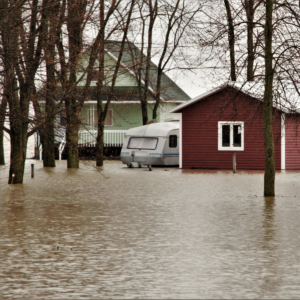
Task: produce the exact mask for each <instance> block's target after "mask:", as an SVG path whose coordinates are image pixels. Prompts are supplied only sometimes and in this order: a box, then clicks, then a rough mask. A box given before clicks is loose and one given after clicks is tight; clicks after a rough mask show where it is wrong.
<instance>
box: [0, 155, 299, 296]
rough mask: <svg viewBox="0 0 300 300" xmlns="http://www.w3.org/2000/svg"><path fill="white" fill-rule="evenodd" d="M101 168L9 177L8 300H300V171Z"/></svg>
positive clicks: (4, 192)
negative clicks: (268, 185)
mask: <svg viewBox="0 0 300 300" xmlns="http://www.w3.org/2000/svg"><path fill="white" fill-rule="evenodd" d="M31 163H35V178H34V179H31V178H30V164H31ZM92 164H93V163H90V164H83V163H81V164H80V169H78V170H67V169H66V161H59V162H57V168H55V169H50V168H42V163H41V162H39V161H33V160H32V161H30V160H29V161H28V162H27V165H26V174H25V180H24V184H23V185H13V186H8V185H7V184H6V182H7V178H6V176H7V169H6V170H3V169H2V170H1V171H0V172H1V179H0V199H1V201H0V296H1V298H27V297H28V298H29V297H30V298H43V299H50V298H51V299H53V298H55V299H60V298H61V299H62V298H70V299H74V298H76V299H78V298H85V297H86V298H90V299H91V298H98V299H99V298H101V299H105V298H138V299H141V298H142V299H145V298H146V299H147V298H148V299H149V298H151V299H153V298H155V299H162V298H163V299H165V298H180V299H191V298H206V299H207V298H249V299H250V298H252V299H253V298H266V299H271V298H276V299H278V298H284V299H286V298H300V284H299V283H300V251H299V248H300V236H299V230H300V229H299V228H300V217H299V213H300V189H299V185H300V173H299V172H279V173H277V174H276V176H277V179H276V191H277V196H276V197H275V198H269V199H268V198H264V197H262V196H261V195H262V192H263V172H242V171H239V172H238V173H237V174H232V173H231V172H230V171H203V170H202V171H200V170H189V171H182V170H179V169H176V168H154V170H153V171H152V172H149V171H148V170H147V169H138V168H136V169H128V168H126V167H125V166H123V165H122V164H121V163H120V162H107V163H105V166H104V168H103V170H99V169H96V168H95V167H93V166H92Z"/></svg>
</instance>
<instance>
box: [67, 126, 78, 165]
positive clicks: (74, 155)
mask: <svg viewBox="0 0 300 300" xmlns="http://www.w3.org/2000/svg"><path fill="white" fill-rule="evenodd" d="M78 131H79V127H78V126H74V125H72V123H71V124H70V125H69V124H68V125H67V133H66V138H67V155H68V159H67V167H68V168H79V156H78Z"/></svg>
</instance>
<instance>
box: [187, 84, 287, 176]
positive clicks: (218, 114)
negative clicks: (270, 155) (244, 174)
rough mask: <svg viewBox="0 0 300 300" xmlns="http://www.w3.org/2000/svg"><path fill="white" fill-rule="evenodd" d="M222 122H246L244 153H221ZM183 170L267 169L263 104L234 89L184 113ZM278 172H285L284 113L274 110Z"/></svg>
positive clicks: (226, 90) (211, 97) (208, 99)
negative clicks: (219, 137)
mask: <svg viewBox="0 0 300 300" xmlns="http://www.w3.org/2000/svg"><path fill="white" fill-rule="evenodd" d="M218 121H243V122H244V151H218ZM182 124H183V126H182V136H183V137H182V140H183V143H182V147H183V149H182V155H183V156H182V167H183V168H205V169H206V168H207V169H232V155H233V153H234V152H235V153H236V157H237V169H238V170H239V169H240V170H241V169H242V170H243V169H244V170H246V169H248V170H249V169H250V170H251V169H252V170H263V169H264V168H265V152H264V139H263V109H262V102H260V101H258V100H257V99H254V98H251V97H249V96H247V95H245V94H243V93H238V94H237V92H236V91H235V90H232V89H230V88H228V89H224V90H222V91H221V92H218V93H216V94H213V95H211V96H209V97H207V98H206V99H203V100H200V101H199V102H196V103H195V104H193V105H191V106H188V107H186V108H184V109H183V110H182ZM273 127H274V141H275V164H276V169H277V170H279V169H281V113H280V112H279V111H277V110H274V126H273Z"/></svg>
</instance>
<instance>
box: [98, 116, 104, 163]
mask: <svg viewBox="0 0 300 300" xmlns="http://www.w3.org/2000/svg"><path fill="white" fill-rule="evenodd" d="M103 137H104V122H103V121H102V122H98V135H97V145H96V166H97V167H102V166H103V160H104V155H103V153H104V144H103Z"/></svg>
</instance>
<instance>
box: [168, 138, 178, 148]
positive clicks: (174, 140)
mask: <svg viewBox="0 0 300 300" xmlns="http://www.w3.org/2000/svg"><path fill="white" fill-rule="evenodd" d="M169 147H170V148H176V147H177V135H170V137H169Z"/></svg>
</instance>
